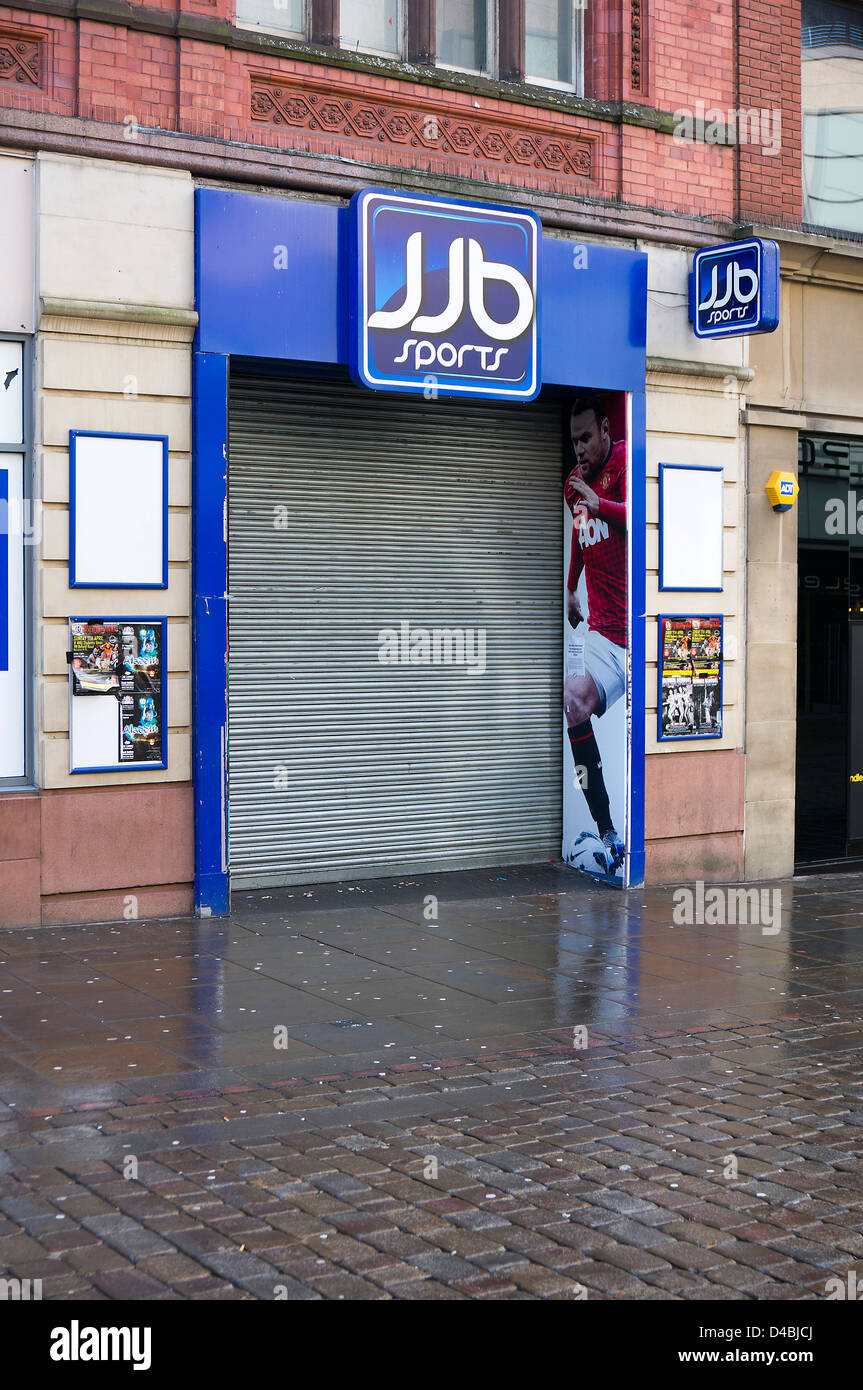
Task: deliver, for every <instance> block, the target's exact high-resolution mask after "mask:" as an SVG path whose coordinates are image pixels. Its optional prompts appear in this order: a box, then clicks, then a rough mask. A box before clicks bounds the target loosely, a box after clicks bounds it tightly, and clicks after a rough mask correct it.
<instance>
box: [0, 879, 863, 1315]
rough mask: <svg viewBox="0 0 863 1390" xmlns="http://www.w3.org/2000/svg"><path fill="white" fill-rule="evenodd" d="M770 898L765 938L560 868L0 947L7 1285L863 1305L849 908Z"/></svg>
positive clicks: (861, 1046) (836, 899) (791, 886)
mask: <svg viewBox="0 0 863 1390" xmlns="http://www.w3.org/2000/svg"><path fill="white" fill-rule="evenodd" d="M779 888H780V892H781V895H782V917H781V930H779V931H777V932H775V933H773V932H772V930H768V931H767V932H765V931H764V930H763V929H762V927H761V926H758V925H755V926H745V927H741V926H721V925H712V926H678V925H674V924H673V922H672V912H673V909H674V904H673V901H672V895H671V891H670V890H669V891H665V892H664V891H662V890H650V891H647V892H643V893H631V894H626V895H623V894H615V893H613V892H611V891H606V890H603V889H599V888H595V887H592V886H590V885H587V884H583V883H582V882H581V881H579V880H575V879H573V878H572V877H571V876H569V875H566V874H563V873H561V872H559V871H557V870H555V869H552V868H548V867H542V868H538V869H526V870H509V871H502V872H500V873H485V874H479V873H476V874H470V875H449V876H440V877H438V878H433V877H429V878H428V879H423V880H421V881H420V880H402V881H399V882H396V883H389V884H383V883H381V884H375V885H359V886H356V887H355V888H354V889H349V888H348V887H345V886H343V887H341V888H323V889H314V890H304V889H296V890H293V892H287V891H286V892H281V893H278V894H276V893H272V894H254V895H250V896H249V897H248V898H247V899H245V900H244V901H243V902H241V903H240V904H239V906H238V908H237V911H236V912H235V915H234V917H233V918H232V919H231V920H230V921H228V922H222V923H191V922H186V921H183V922H178V921H171V922H161V923H153V922H147V923H134V922H133V923H125V922H124V923H122V924H118V925H114V926H100V927H80V928H78V927H76V928H62V929H59V928H58V929H51V930H44V929H43V930H38V931H36V930H34V931H6V932H2V933H0V1039H2V1043H3V1047H2V1054H3V1055H2V1063H0V1097H2V1104H0V1269H2V1271H3V1272H4V1273H5V1274H7V1275H9V1276H14V1277H17V1278H19V1279H31V1280H35V1279H40V1280H42V1297H43V1298H44V1299H75V1300H78V1299H138V1298H153V1299H176V1298H181V1299H182V1298H186V1299H188V1298H191V1299H268V1300H271V1299H280V1298H287V1299H342V1298H344V1299H479V1298H490V1299H503V1300H508V1299H537V1298H542V1299H554V1300H557V1299H573V1298H584V1297H585V1296H586V1297H587V1298H588V1299H603V1300H604V1299H616V1298H623V1299H636V1300H641V1299H659V1300H669V1299H710V1300H713V1299H722V1300H752V1299H780V1300H785V1299H793V1300H801V1299H802V1300H807V1299H808V1300H814V1299H823V1298H825V1297H826V1281H827V1280H828V1279H830V1278H831V1276H834V1275H838V1276H839V1278H840V1279H842V1280H843V1281H844V1280H846V1279H847V1277H848V1274H849V1271H852V1270H854V1271H856V1274H857V1277H858V1279H859V1280H860V1282H861V1285H863V1164H861V1157H860V1155H861V1130H863V880H861V879H860V878H857V877H851V876H842V877H841V878H831V879H823V880H816V879H805V880H797V881H795V882H793V883H786V884H784V885H781V886H779ZM771 891H772V890H771ZM432 895H434V897H432ZM430 902H431V903H433V904H434V907H433V908H432V907H430ZM430 911H436V913H437V916H436V917H435V918H431V919H430V918H429V915H428V914H429V912H430ZM777 925H779V921H778V919H777ZM281 1029H285V1030H286V1031H287V1050H283V1049H281V1048H280V1047H278V1046H274V1042H275V1043H278V1042H279V1041H283V1040H284V1037H283V1035H282V1034H280V1032H279V1030H281ZM582 1029H583V1030H586V1035H585V1033H582V1032H580V1031H579V1030H582ZM574 1030H575V1031H574ZM583 1044H586V1045H583Z"/></svg>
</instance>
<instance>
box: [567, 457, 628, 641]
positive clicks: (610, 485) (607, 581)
mask: <svg viewBox="0 0 863 1390" xmlns="http://www.w3.org/2000/svg"><path fill="white" fill-rule="evenodd" d="M574 471H575V470H573V472H574ZM579 476H580V475H579ZM570 477H572V474H570ZM588 486H589V487H592V488H593V491H594V492H595V493H596V495H597V496H598V498H599V515H598V516H595V517H594V516H584V515H583V513H579V514H576V513H575V512H574V510H573V508H574V507H575V506H577V505H578V495H577V494H572V495H571V496H567V497H566V500H567V503H568V505H569V509H570V511H572V512H573V528H572V554H571V558H570V563H569V579H568V580H567V588H569V589H570V590H573V591H574V590H575V588H576V585H577V584H578V580H579V577H580V575H581V571H582V570H584V572H585V583H586V584H587V602H588V607H589V609H590V612H589V614H588V627H590V628H591V629H592V630H593V631H594V632H599V633H601V634H602V636H603V637H607V638H608V640H609V642H615V643H617V645H618V646H619V647H625V646H626V443H625V441H623V440H621V441H620V442H619V443H617V444H615V445H614V447H613V449H612V451H611V453H610V454H609V456H608V459H607V461H606V463H605V464H604V465H603V467H602V468H600V470H599V472H598V473H597V475H596V477H595V478H593V479H592V480H591V482H590V483H589V484H588ZM564 495H565V496H566V489H565V490H564ZM579 517H581V524H579Z"/></svg>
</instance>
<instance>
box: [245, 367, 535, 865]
mask: <svg viewBox="0 0 863 1390" xmlns="http://www.w3.org/2000/svg"><path fill="white" fill-rule="evenodd" d="M229 477H230V485H229V499H230V501H229V555H230V579H229V583H230V595H231V599H230V605H229V612H230V618H229V624H230V676H229V707H230V740H229V765H230V862H231V871H232V880H233V883H234V886H235V887H244V886H247V887H248V886H263V885H277V884H287V883H301V882H314V881H316V880H318V881H320V880H323V879H327V878H342V877H359V876H363V875H369V874H381V873H387V872H395V873H399V872H405V871H410V870H420V869H430V868H443V867H449V868H456V867H468V866H470V865H481V864H505V863H515V862H518V861H522V862H524V861H526V860H532V859H537V860H539V859H546V858H549V857H551V856H556V855H557V854H558V852H559V844H560V817H561V789H560V782H561V772H560V768H561V747H560V743H561V714H560V692H561V618H560V589H561V569H562V555H561V520H560V517H561V503H560V416H559V412H558V410H557V409H556V408H555V407H554V406H547V405H544V404H536V405H531V406H521V407H514V406H510V407H502V406H496V405H494V404H490V403H488V402H482V403H481V402H476V401H469V402H461V401H455V402H454V401H430V402H425V401H418V400H415V399H407V398H405V399H401V398H394V397H392V396H380V395H375V394H373V393H371V392H366V391H360V390H359V389H358V388H355V387H353V386H350V385H347V384H343V383H331V382H327V383H320V382H315V383H309V382H296V381H286V380H281V379H273V378H260V379H259V378H254V379H253V378H248V377H240V376H238V377H235V379H234V381H233V382H232V389H231V410H230V469H229ZM282 508H283V509H285V510H284V511H280V510H279V509H282ZM283 521H286V525H284V526H282V525H281V523H282V522H283ZM402 621H407V622H408V623H409V624H410V626H411V629H415V628H418V627H424V628H434V627H441V628H462V629H470V628H472V629H474V630H476V629H480V628H482V629H485V632H486V670H485V673H484V674H473V673H471V671H470V670H469V669H468V668H467V667H465V666H455V665H450V666H446V665H438V666H422V665H419V666H411V665H408V666H401V665H396V666H393V665H385V664H382V663H381V662H380V660H379V651H380V644H379V634H380V632H381V630H382V629H384V628H397V629H398V628H399V624H400V623H401V622H402Z"/></svg>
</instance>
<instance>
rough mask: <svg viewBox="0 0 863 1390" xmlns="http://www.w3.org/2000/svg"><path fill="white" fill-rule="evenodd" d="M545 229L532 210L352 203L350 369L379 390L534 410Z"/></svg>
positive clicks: (389, 199)
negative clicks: (503, 402)
mask: <svg viewBox="0 0 863 1390" xmlns="http://www.w3.org/2000/svg"><path fill="white" fill-rule="evenodd" d="M541 235H542V229H541V226H540V223H539V220H538V218H536V217H534V216H533V214H532V213H529V212H516V211H512V210H510V209H509V208H499V207H492V206H489V205H487V204H484V203H466V202H457V201H451V200H449V199H445V198H430V197H423V196H422V195H413V194H401V193H398V194H396V193H387V192H384V191H380V190H377V189H364V190H363V191H362V192H361V193H357V194H355V196H354V198H353V200H352V202H351V250H350V262H351V277H352V281H351V291H350V367H351V374H352V375H353V378H354V380H355V381H357V382H358V383H360V384H361V385H363V386H369V387H371V388H372V389H374V390H384V391H410V392H415V393H417V394H420V395H426V396H429V397H430V396H434V395H440V396H490V397H495V398H501V397H503V398H506V399H510V400H518V401H529V400H533V398H534V397H535V396H536V395H538V393H539V389H540V385H541V376H540V364H539V333H538V322H537V320H538V279H539V246H540V238H541Z"/></svg>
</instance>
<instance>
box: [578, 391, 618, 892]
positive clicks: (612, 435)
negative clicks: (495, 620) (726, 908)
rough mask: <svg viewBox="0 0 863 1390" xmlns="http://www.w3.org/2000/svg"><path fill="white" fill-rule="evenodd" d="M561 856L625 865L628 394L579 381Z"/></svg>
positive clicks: (599, 873) (612, 877) (609, 877)
mask: <svg viewBox="0 0 863 1390" xmlns="http://www.w3.org/2000/svg"><path fill="white" fill-rule="evenodd" d="M563 417H564V418H563V426H564V427H563V436H564V437H563V453H564V462H563V523H564V644H563V648H564V672H563V723H564V750H563V756H564V779H563V849H562V857H563V859H564V861H565V862H566V863H567V864H569V865H571V867H573V868H575V869H578V870H581V871H582V872H584V873H587V874H590V875H591V876H592V877H594V878H599V879H602V880H604V881H605V882H607V883H611V884H614V885H616V886H619V887H623V886H624V883H625V874H626V818H627V749H628V733H629V689H628V677H627V643H628V611H627V595H628V525H629V522H628V501H627V474H628V444H627V437H626V435H627V425H626V422H627V410H626V396H625V394H623V393H613V392H609V393H596V392H590V391H578V392H576V393H575V394H574V396H572V397H570V398H569V400H568V401H567V402H566V403H565V406H564V412H563Z"/></svg>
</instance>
